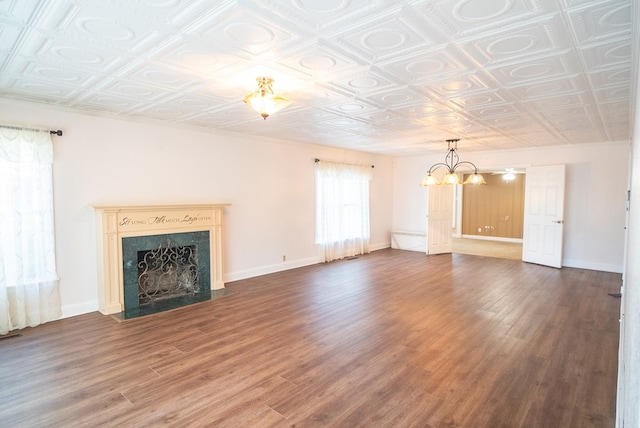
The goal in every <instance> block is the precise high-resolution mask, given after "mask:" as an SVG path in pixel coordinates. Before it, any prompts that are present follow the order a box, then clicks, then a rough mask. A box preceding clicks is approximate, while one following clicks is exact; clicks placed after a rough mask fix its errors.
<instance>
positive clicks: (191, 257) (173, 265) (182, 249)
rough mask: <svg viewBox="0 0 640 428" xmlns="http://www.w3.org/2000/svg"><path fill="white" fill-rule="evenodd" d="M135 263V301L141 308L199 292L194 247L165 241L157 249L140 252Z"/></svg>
mask: <svg viewBox="0 0 640 428" xmlns="http://www.w3.org/2000/svg"><path fill="white" fill-rule="evenodd" d="M139 260H140V261H139V262H138V272H139V276H138V300H139V303H140V304H141V305H143V304H147V303H151V302H153V301H156V300H160V299H168V298H173V297H178V296H184V295H188V294H195V293H198V292H199V291H200V289H199V286H198V263H197V256H196V249H195V246H193V245H192V246H189V245H186V246H180V245H175V244H174V243H172V242H171V240H169V239H168V240H167V243H166V245H163V244H161V245H160V246H159V247H158V248H157V249H154V250H148V251H144V252H141V254H140V257H139Z"/></svg>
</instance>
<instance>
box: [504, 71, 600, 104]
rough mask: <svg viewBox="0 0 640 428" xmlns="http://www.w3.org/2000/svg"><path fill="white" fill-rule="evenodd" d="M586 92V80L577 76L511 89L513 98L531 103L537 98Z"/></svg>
mask: <svg viewBox="0 0 640 428" xmlns="http://www.w3.org/2000/svg"><path fill="white" fill-rule="evenodd" d="M586 90H588V86H587V84H586V82H585V80H584V78H583V77H582V76H580V75H577V74H576V75H573V76H572V77H571V78H560V79H555V80H551V79H550V80H544V81H541V82H537V83H531V84H525V85H522V86H514V87H511V88H509V91H510V93H511V94H512V96H513V98H514V99H516V100H520V101H529V100H533V99H537V98H543V97H549V96H557V95H559V94H565V93H574V92H581V91H586Z"/></svg>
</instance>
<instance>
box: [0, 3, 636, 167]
mask: <svg viewBox="0 0 640 428" xmlns="http://www.w3.org/2000/svg"><path fill="white" fill-rule="evenodd" d="M632 8H633V0H608V1H603V0H406V1H388V0H385V1H383V0H373V1H371V0H226V1H210V0H188V1H187V0H137V1H136V0H127V1H125V0H83V1H72V0H42V1H36V0H13V1H10V0H6V1H4V2H0V96H2V97H4V98H9V99H16V100H27V101H35V102H40V103H46V104H52V105H56V106H60V107H64V108H71V109H76V110H80V111H84V112H86V113H88V114H95V115H106V116H115V117H123V118H126V119H131V120H137V121H147V122H152V123H153V122H161V123H172V124H174V125H175V126H183V127H195V128H200V129H211V130H216V129H219V130H224V131H232V132H240V133H244V134H250V135H261V136H266V137H271V138H276V139H283V140H292V141H297V142H300V143H313V144H321V145H330V146H335V147H341V148H347V149H354V150H362V151H368V152H375V153H384V154H394V155H410V154H419V153H425V152H428V151H432V150H439V151H441V150H444V148H445V146H444V139H447V138H460V139H461V142H460V147H461V148H463V149H464V150H483V149H503V148H513V147H539V146H548V145H566V144H585V143H600V142H614V141H621V140H627V139H629V138H630V125H629V118H630V114H632V113H633V112H631V111H630V108H631V107H630V106H631V101H632V99H631V94H630V91H631V88H632V85H631V78H632V76H633V72H632V55H633V50H634V49H637V46H634V45H633V43H632V27H633V26H634V25H638V23H636V22H632V20H631V17H632V16H634V14H633V13H632ZM261 75H267V76H270V77H273V78H274V79H275V84H274V87H275V89H276V91H277V92H280V93H281V94H282V95H285V96H286V97H288V98H290V99H291V100H292V103H291V105H290V106H289V107H287V108H286V109H284V110H282V111H280V112H278V113H276V114H275V115H273V116H271V117H269V118H268V119H267V120H266V121H263V120H262V118H261V117H260V116H259V115H258V114H257V113H255V112H254V111H253V110H251V109H250V108H249V107H248V106H247V105H245V104H244V103H243V102H242V99H243V97H244V96H245V95H246V94H247V93H249V92H253V91H255V90H256V89H257V84H256V80H255V79H256V77H258V76H261Z"/></svg>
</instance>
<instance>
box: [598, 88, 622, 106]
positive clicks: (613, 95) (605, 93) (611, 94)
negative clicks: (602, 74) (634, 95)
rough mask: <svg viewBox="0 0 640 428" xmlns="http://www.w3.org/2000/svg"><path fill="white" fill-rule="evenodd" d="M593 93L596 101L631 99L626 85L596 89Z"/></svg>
mask: <svg viewBox="0 0 640 428" xmlns="http://www.w3.org/2000/svg"><path fill="white" fill-rule="evenodd" d="M595 95H596V100H597V101H598V103H604V102H608V101H617V100H627V101H630V100H631V94H630V93H629V86H628V85H620V86H617V87H607V88H603V89H598V90H597V91H595Z"/></svg>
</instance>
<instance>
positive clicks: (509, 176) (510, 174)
mask: <svg viewBox="0 0 640 428" xmlns="http://www.w3.org/2000/svg"><path fill="white" fill-rule="evenodd" d="M502 179H503V180H504V181H506V182H507V183H508V182H510V181H513V180H515V179H516V171H515V169H513V168H507V169H506V171H505V173H504V174H502Z"/></svg>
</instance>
